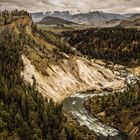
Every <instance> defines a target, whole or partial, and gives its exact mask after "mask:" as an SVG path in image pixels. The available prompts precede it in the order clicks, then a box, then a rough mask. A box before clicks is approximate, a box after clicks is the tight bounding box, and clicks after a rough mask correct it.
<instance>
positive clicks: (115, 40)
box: [62, 27, 140, 66]
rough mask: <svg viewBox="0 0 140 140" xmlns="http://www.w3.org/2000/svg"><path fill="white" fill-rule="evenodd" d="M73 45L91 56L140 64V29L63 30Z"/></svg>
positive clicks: (126, 63) (131, 64)
mask: <svg viewBox="0 0 140 140" xmlns="http://www.w3.org/2000/svg"><path fill="white" fill-rule="evenodd" d="M62 36H63V37H64V38H65V40H67V41H68V42H69V43H70V44H71V45H72V46H73V47H75V48H77V50H78V51H80V52H81V53H82V54H84V55H88V56H89V57H90V58H97V59H106V60H110V61H113V62H115V63H119V64H124V65H128V66H133V65H139V64H140V30H138V29H133V28H131V29H130V28H129V29H125V28H119V27H115V28H93V29H86V30H76V31H68V32H63V33H62Z"/></svg>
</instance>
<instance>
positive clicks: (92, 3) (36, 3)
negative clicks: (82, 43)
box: [0, 0, 140, 13]
mask: <svg viewBox="0 0 140 140" xmlns="http://www.w3.org/2000/svg"><path fill="white" fill-rule="evenodd" d="M4 9H8V10H13V9H25V10H27V11H29V12H39V11H42V12H45V11H55V10H59V11H64V10H69V11H74V12H77V11H80V12H89V11H104V12H112V13H140V0H0V10H4Z"/></svg>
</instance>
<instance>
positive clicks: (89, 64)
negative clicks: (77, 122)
mask: <svg viewBox="0 0 140 140" xmlns="http://www.w3.org/2000/svg"><path fill="white" fill-rule="evenodd" d="M22 59H23V62H24V65H25V68H24V71H23V72H22V75H23V77H24V79H25V80H26V81H27V82H30V83H32V82H33V79H32V77H33V76H34V77H35V79H36V82H37V88H38V90H39V91H40V92H41V93H42V94H43V95H44V96H47V97H49V98H53V99H54V101H55V102H57V101H62V100H63V99H64V98H65V97H67V96H69V95H71V94H72V93H75V92H78V91H84V90H90V89H96V90H101V89H102V88H104V89H105V88H111V89H120V88H122V87H123V86H124V79H123V78H120V77H119V76H118V73H117V72H114V71H112V70H110V69H109V68H105V64H98V63H96V62H93V61H92V60H87V59H86V58H82V57H78V56H73V57H72V56H71V57H70V58H68V59H61V60H60V61H58V63H57V64H49V65H48V67H46V68H45V70H46V73H47V74H46V75H42V73H40V72H39V71H37V69H36V67H35V66H34V65H33V64H32V63H31V61H30V60H29V59H28V58H27V57H26V56H25V55H23V56H22ZM42 69H43V68H42Z"/></svg>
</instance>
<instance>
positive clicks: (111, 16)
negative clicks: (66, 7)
mask: <svg viewBox="0 0 140 140" xmlns="http://www.w3.org/2000/svg"><path fill="white" fill-rule="evenodd" d="M31 15H32V18H33V21H34V22H40V21H42V20H44V18H45V19H47V17H49V18H50V17H55V18H56V17H57V18H59V21H60V19H62V20H67V21H68V22H69V21H70V22H73V23H77V24H84V25H97V24H100V23H106V22H109V21H112V20H116V21H117V22H118V21H120V22H121V21H122V20H125V19H127V18H130V17H135V16H136V17H137V16H138V15H139V14H117V13H105V12H102V11H93V12H88V13H77V14H73V13H72V12H70V11H53V12H38V13H32V14H31ZM120 22H119V23H120ZM58 23H59V22H56V24H58ZM60 23H61V22H60ZM46 24H48V23H47V20H46Z"/></svg>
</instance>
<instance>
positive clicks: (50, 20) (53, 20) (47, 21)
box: [39, 16, 76, 25]
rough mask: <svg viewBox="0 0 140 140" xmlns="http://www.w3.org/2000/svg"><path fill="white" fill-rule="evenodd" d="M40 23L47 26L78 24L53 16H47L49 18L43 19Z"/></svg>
mask: <svg viewBox="0 0 140 140" xmlns="http://www.w3.org/2000/svg"><path fill="white" fill-rule="evenodd" d="M39 23H40V24H46V25H51V24H57V25H64V24H67V25H71V24H76V23H74V22H72V21H68V20H65V19H61V18H58V17H52V16H47V17H45V18H43V19H42V20H41V21H40V22H39Z"/></svg>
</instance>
